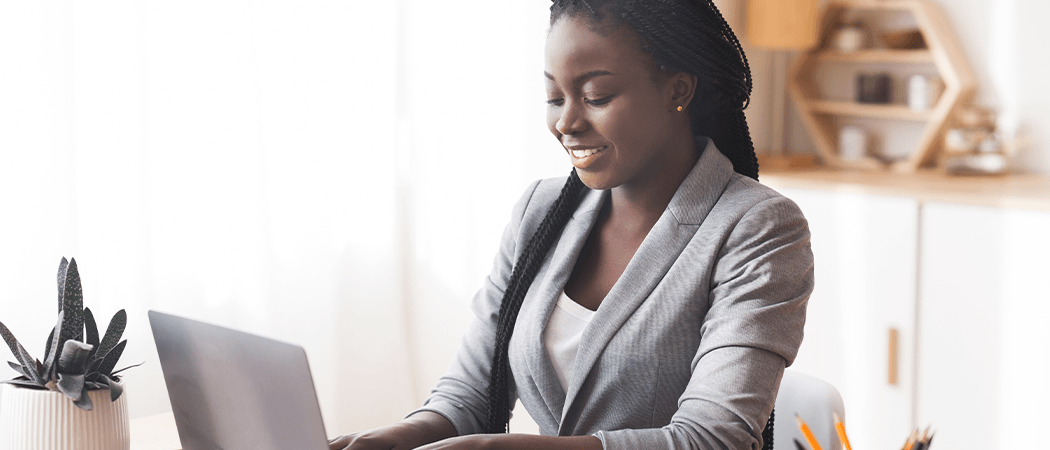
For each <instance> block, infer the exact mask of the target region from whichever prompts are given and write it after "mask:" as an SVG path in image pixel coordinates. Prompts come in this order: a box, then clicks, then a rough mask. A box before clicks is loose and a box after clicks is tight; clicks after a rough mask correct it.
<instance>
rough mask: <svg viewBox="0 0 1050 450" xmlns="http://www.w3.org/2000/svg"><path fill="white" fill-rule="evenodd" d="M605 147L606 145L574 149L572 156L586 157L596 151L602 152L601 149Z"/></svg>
mask: <svg viewBox="0 0 1050 450" xmlns="http://www.w3.org/2000/svg"><path fill="white" fill-rule="evenodd" d="M604 149H605V147H598V148H588V149H586V150H573V151H572V156H575V157H577V158H586V157H588V156H591V155H593V154H595V153H598V152H600V151H602V150H604Z"/></svg>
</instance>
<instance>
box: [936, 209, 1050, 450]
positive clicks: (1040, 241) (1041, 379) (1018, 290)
mask: <svg viewBox="0 0 1050 450" xmlns="http://www.w3.org/2000/svg"><path fill="white" fill-rule="evenodd" d="M922 230H923V232H922V249H921V254H922V263H921V269H920V270H921V272H922V280H923V282H922V285H921V289H920V293H919V295H920V297H921V299H922V301H921V302H920V303H919V309H918V315H919V322H918V324H919V325H918V326H919V330H920V335H921V337H920V339H919V345H918V371H917V375H918V377H917V383H916V391H917V394H918V395H917V396H916V405H915V408H916V411H917V417H916V420H917V422H918V423H919V424H932V425H934V426H935V427H936V428H937V430H938V431H937V444H938V447H941V446H943V447H944V448H953V449H969V448H972V449H989V448H1025V447H1029V448H1031V447H1040V445H1033V444H1034V443H1036V442H1038V439H1041V438H1040V437H1039V436H1038V433H1039V432H1041V430H1043V426H1044V424H1045V419H1044V417H1045V415H1046V408H1047V405H1050V385H1048V384H1047V383H1046V378H1047V369H1048V368H1050V362H1048V358H1050V323H1048V321H1047V318H1050V289H1048V282H1047V281H1048V280H1050V259H1048V256H1050V212H1043V211H1031V210H1023V209H1014V208H990V207H981V206H969V205H960V204H952V203H941V202H931V203H929V204H927V205H926V206H925V207H924V208H923V217H922Z"/></svg>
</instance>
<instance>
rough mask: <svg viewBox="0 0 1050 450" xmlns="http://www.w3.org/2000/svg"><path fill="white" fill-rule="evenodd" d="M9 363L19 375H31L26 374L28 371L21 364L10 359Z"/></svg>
mask: <svg viewBox="0 0 1050 450" xmlns="http://www.w3.org/2000/svg"><path fill="white" fill-rule="evenodd" d="M7 365H9V366H11V368H12V369H15V372H18V374H19V375H22V376H23V377H28V376H29V375H26V372H25V371H24V370H22V365H21V364H19V363H16V362H13V361H8V362H7Z"/></svg>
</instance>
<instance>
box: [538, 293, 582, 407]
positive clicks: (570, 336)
mask: <svg viewBox="0 0 1050 450" xmlns="http://www.w3.org/2000/svg"><path fill="white" fill-rule="evenodd" d="M592 317H594V311H591V310H589V309H587V308H584V307H583V305H580V304H579V303H576V302H574V301H573V300H572V299H571V298H569V296H568V295H565V291H562V292H561V296H560V297H558V305H557V306H556V307H555V308H554V311H553V312H551V317H550V319H548V320H547V328H545V329H544V330H543V348H544V349H545V350H547V357H548V358H550V360H551V363H552V364H554V371H555V372H557V374H558V381H559V382H561V387H562V389H563V390H566V391H567V390H569V379H570V378H571V377H572V368H573V366H574V365H575V364H576V351H577V350H578V349H579V348H580V338H581V337H582V336H583V329H584V328H587V324H588V323H591V318H592Z"/></svg>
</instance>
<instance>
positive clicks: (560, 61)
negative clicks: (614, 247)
mask: <svg viewBox="0 0 1050 450" xmlns="http://www.w3.org/2000/svg"><path fill="white" fill-rule="evenodd" d="M545 65H546V68H545V71H544V75H546V79H547V80H546V81H547V103H548V106H547V126H548V128H550V131H551V133H553V134H554V136H555V137H556V138H557V139H558V141H560V142H561V144H562V146H563V147H565V150H566V152H567V153H568V156H569V159H570V161H571V162H572V165H573V166H575V167H576V172H577V173H578V174H579V176H580V180H581V181H583V183H584V184H586V185H587V186H588V187H590V188H591V189H599V190H603V189H611V188H614V187H618V186H625V185H640V186H644V185H645V184H646V182H647V181H651V180H653V179H654V177H659V176H660V174H661V173H663V169H664V168H663V167H662V165H661V163H666V161H664V160H667V158H661V155H662V154H663V151H664V150H665V147H666V146H667V145H668V141H669V140H670V139H669V138H670V137H671V135H672V131H673V122H674V121H673V120H672V116H673V115H674V114H679V115H681V114H687V113H686V112H684V111H683V112H679V111H677V109H676V108H677V106H679V105H675V104H672V103H673V102H672V100H673V98H674V88H673V87H672V85H671V82H670V81H663V80H664V79H665V78H669V77H661V78H660V80H661V81H656V82H654V78H653V74H654V68H655V64H654V63H653V60H652V57H651V56H650V55H648V54H646V53H645V52H643V51H642V50H641V47H640V45H639V41H638V37H637V36H636V35H635V34H634V33H633V32H632V31H630V30H629V29H628V28H627V27H623V26H621V27H618V28H617V29H616V30H615V31H613V32H611V33H608V35H605V36H603V35H601V34H599V33H596V32H595V31H592V30H591V24H590V23H589V22H587V21H583V20H577V19H574V18H571V17H565V18H562V19H560V20H558V21H557V22H556V23H555V24H554V26H553V27H551V31H550V34H549V35H548V36H547V45H546V49H545ZM670 78H673V77H670ZM683 106H684V105H683ZM687 122H688V121H687V120H686V123H687ZM679 123H680V122H679Z"/></svg>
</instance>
